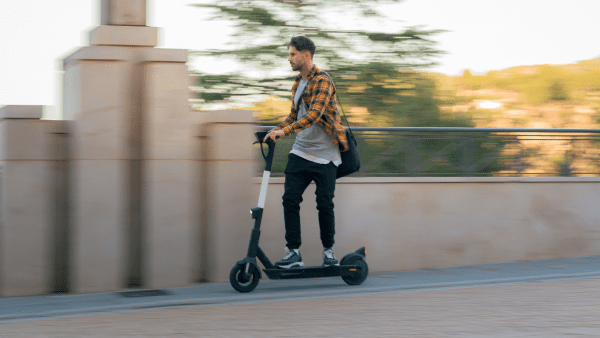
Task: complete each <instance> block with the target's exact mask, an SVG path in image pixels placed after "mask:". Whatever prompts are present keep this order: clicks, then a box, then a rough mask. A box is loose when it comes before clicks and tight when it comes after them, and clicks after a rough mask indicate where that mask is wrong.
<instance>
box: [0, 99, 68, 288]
mask: <svg viewBox="0 0 600 338" xmlns="http://www.w3.org/2000/svg"><path fill="white" fill-rule="evenodd" d="M41 117H42V107H41V106H6V107H4V108H2V109H0V296H2V297H18V296H30V295H39V294H44V293H47V292H49V291H50V288H51V282H50V275H51V269H52V267H51V266H52V255H51V252H52V248H51V246H52V242H51V238H52V233H53V229H52V226H53V225H54V224H53V214H52V210H51V208H52V206H51V202H50V200H49V198H50V193H51V191H53V188H54V187H53V186H54V184H55V182H54V181H53V180H52V178H53V177H54V173H53V169H54V166H55V165H54V163H55V161H56V159H57V158H56V156H55V155H56V154H54V153H50V152H48V151H47V150H48V149H47V145H49V144H54V141H53V140H52V134H53V133H54V132H55V131H56V129H57V128H58V127H59V126H60V125H62V121H41V120H40V118H41Z"/></svg>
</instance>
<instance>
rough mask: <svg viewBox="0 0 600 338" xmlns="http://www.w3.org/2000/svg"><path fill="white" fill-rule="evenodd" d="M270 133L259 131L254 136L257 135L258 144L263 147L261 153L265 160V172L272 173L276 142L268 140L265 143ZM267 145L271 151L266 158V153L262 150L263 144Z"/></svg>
mask: <svg viewBox="0 0 600 338" xmlns="http://www.w3.org/2000/svg"><path fill="white" fill-rule="evenodd" d="M267 134H268V132H265V131H258V132H255V133H254V135H256V139H257V141H258V143H260V146H261V149H260V151H261V153H262V155H263V158H264V159H265V171H271V165H272V164H273V156H274V155H275V142H274V141H273V140H272V139H270V138H269V139H267V140H266V141H263V140H264V139H265V136H267ZM263 143H266V144H267V146H268V147H269V151H268V153H267V156H265V153H264V151H263V150H262V144H263Z"/></svg>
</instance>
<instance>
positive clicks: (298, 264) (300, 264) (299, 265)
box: [276, 262, 304, 269]
mask: <svg viewBox="0 0 600 338" xmlns="http://www.w3.org/2000/svg"><path fill="white" fill-rule="evenodd" d="M303 266H304V262H296V263H292V264H288V265H276V267H278V268H281V269H291V268H296V267H298V268H299V267H303Z"/></svg>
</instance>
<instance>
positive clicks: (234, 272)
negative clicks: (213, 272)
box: [229, 264, 260, 292]
mask: <svg viewBox="0 0 600 338" xmlns="http://www.w3.org/2000/svg"><path fill="white" fill-rule="evenodd" d="M245 269H246V266H245V265H243V264H236V265H235V266H234V267H233V269H231V272H230V273H229V283H231V286H233V288H234V289H236V290H237V291H239V292H250V291H252V290H254V288H255V287H256V286H257V285H258V282H259V280H260V271H258V269H257V268H256V267H255V266H253V265H250V267H249V271H248V273H249V274H250V278H246V277H245V276H244V275H245V273H244V272H245V271H244V270H245Z"/></svg>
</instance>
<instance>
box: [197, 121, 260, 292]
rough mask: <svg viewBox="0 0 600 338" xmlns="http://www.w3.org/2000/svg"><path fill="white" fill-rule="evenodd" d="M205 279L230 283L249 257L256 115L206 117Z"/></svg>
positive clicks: (203, 142) (203, 141)
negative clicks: (233, 272)
mask: <svg viewBox="0 0 600 338" xmlns="http://www.w3.org/2000/svg"><path fill="white" fill-rule="evenodd" d="M202 115H203V116H202V118H203V124H202V126H201V129H200V131H199V134H200V135H199V136H200V140H201V148H202V156H203V157H202V159H201V163H202V169H201V180H202V189H201V191H202V193H201V213H200V214H201V216H200V217H201V230H200V231H201V236H200V237H201V238H202V240H201V243H200V249H201V255H200V262H201V264H200V271H199V273H200V276H201V278H200V279H202V280H205V281H209V282H226V281H228V280H229V272H230V270H231V268H232V267H233V265H234V264H235V262H237V261H238V260H240V259H243V258H244V257H246V253H247V250H248V241H249V240H250V233H251V230H252V228H253V226H254V221H253V219H252V218H251V217H250V212H249V211H250V209H251V208H254V207H256V205H257V202H258V191H257V190H256V189H255V185H254V184H253V178H254V176H255V174H256V172H257V162H256V159H257V156H258V154H257V151H259V150H258V148H257V147H255V146H253V145H252V143H253V142H254V141H255V137H254V134H253V132H254V124H253V123H254V120H253V117H252V112H251V111H218V112H203V113H202Z"/></svg>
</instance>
